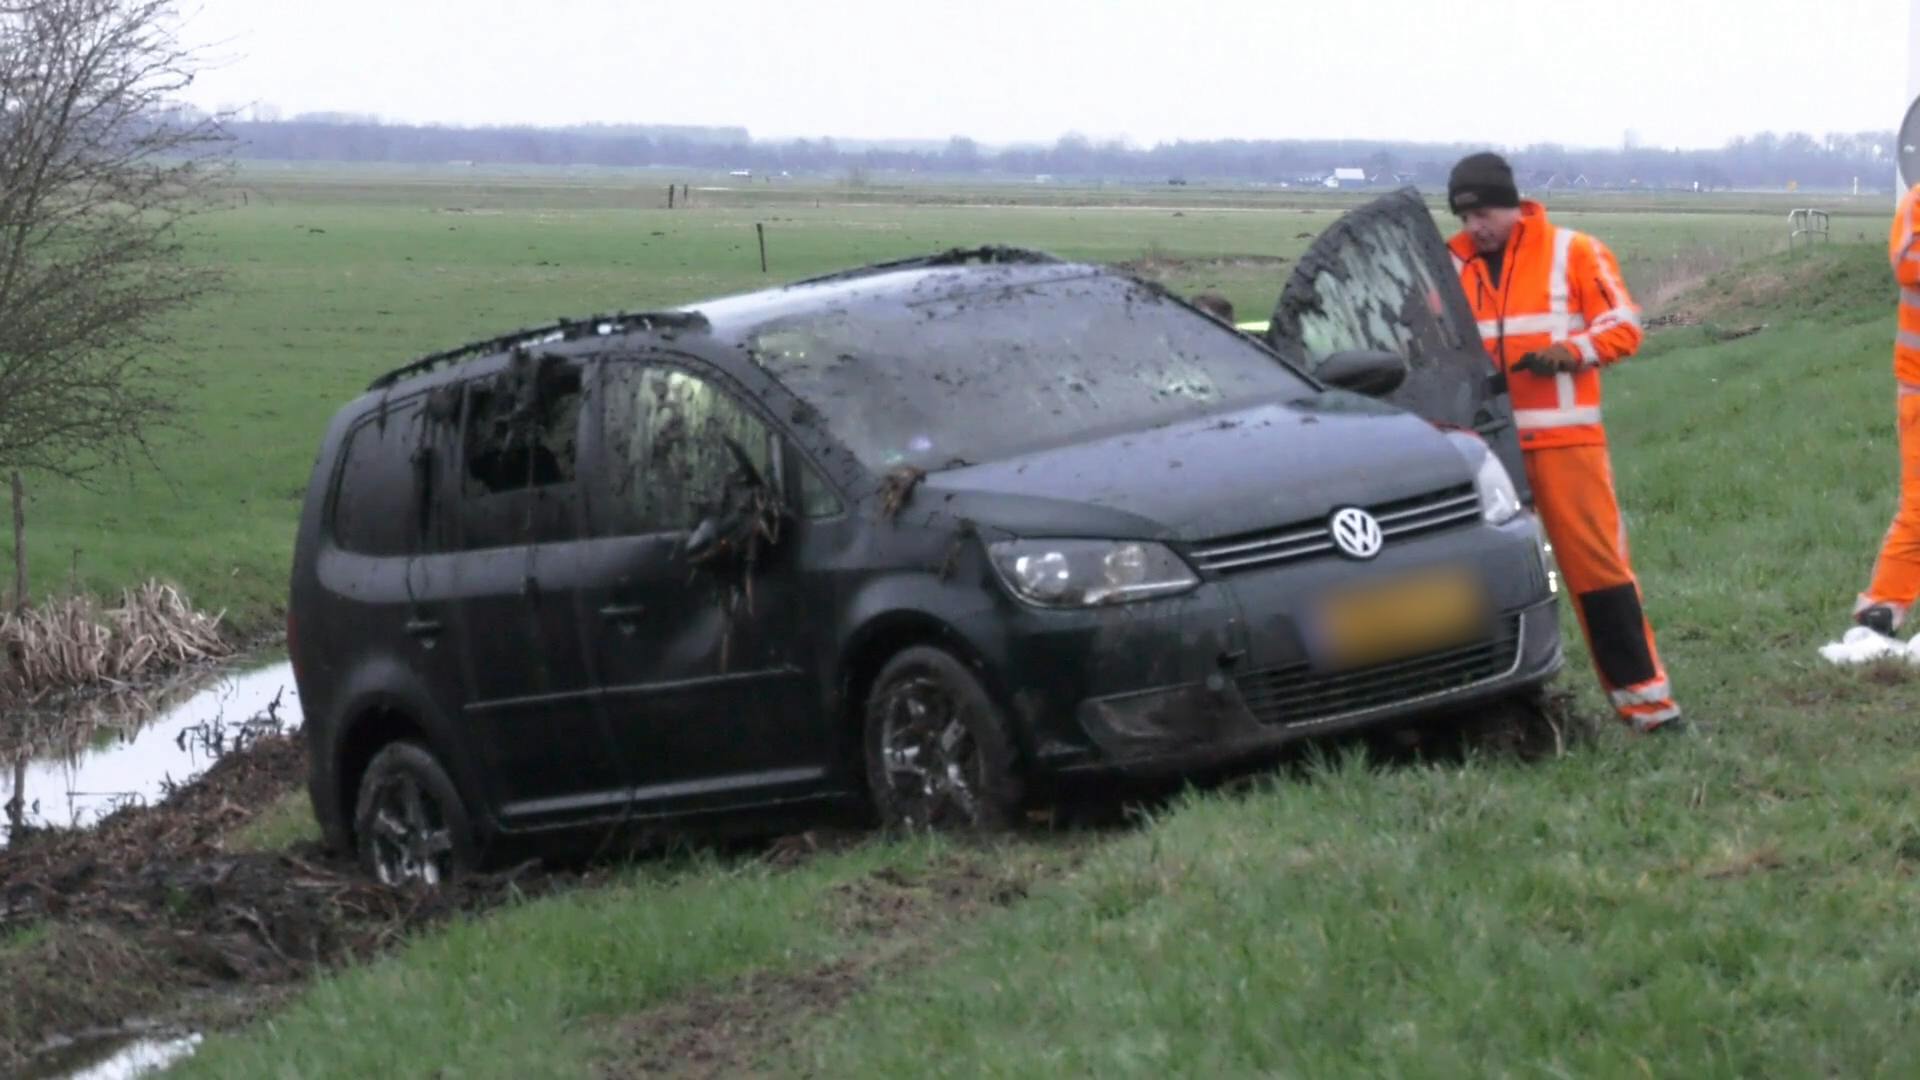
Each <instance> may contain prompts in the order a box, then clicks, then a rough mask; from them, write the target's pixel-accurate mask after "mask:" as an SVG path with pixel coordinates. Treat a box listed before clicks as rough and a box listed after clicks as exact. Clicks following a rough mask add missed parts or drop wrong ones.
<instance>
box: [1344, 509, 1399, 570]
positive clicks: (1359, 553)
mask: <svg viewBox="0 0 1920 1080" xmlns="http://www.w3.org/2000/svg"><path fill="white" fill-rule="evenodd" d="M1332 527H1333V542H1334V543H1335V544H1336V545H1338V546H1339V548H1340V553H1341V554H1343V555H1345V556H1347V557H1348V558H1350V559H1371V558H1373V557H1374V556H1375V555H1378V554H1380V548H1381V546H1382V545H1384V544H1385V543H1386V542H1387V538H1386V537H1385V536H1383V535H1381V533H1380V523H1379V522H1378V521H1376V520H1374V517H1373V515H1372V514H1369V513H1367V512H1366V511H1365V510H1362V509H1360V508H1359V507H1357V506H1349V507H1347V508H1346V509H1345V510H1340V511H1336V512H1335V513H1334V515H1333V523H1332Z"/></svg>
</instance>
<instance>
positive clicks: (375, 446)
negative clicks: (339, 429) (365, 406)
mask: <svg viewBox="0 0 1920 1080" xmlns="http://www.w3.org/2000/svg"><path fill="white" fill-rule="evenodd" d="M419 443H420V407H419V402H417V401H408V402H403V403H400V404H397V405H386V406H383V407H382V408H381V409H380V410H379V411H378V412H375V413H374V414H372V415H370V416H369V417H367V418H366V419H365V420H363V421H361V422H360V423H359V424H357V425H355V426H354V428H353V430H352V431H350V432H348V433H347V440H346V446H345V449H344V450H343V451H342V454H341V457H342V461H341V465H340V471H339V474H338V475H339V480H338V481H337V482H336V485H335V487H334V494H333V539H334V542H335V543H337V544H339V545H340V546H341V547H343V548H345V549H346V550H348V551H353V552H357V553H359V554H362V555H401V554H406V553H407V552H409V551H411V550H413V547H414V544H413V541H414V539H415V532H414V527H415V526H416V525H417V524H418V522H419V514H418V513H417V508H416V507H415V505H414V464H413V454H414V452H415V449H416V448H417V447H418V446H419Z"/></svg>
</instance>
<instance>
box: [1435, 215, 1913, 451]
mask: <svg viewBox="0 0 1920 1080" xmlns="http://www.w3.org/2000/svg"><path fill="white" fill-rule="evenodd" d="M1447 246H1448V247H1449V248H1450V249H1452V251H1453V265H1454V269H1456V270H1458V271H1459V272H1460V285H1461V288H1463V289H1464V290H1465V291H1466V294H1467V303H1468V304H1470V305H1471V306H1472V307H1473V317H1474V318H1475V319H1476V320H1478V321H1479V323H1480V340H1481V342H1482V343H1483V344H1484V345H1485V346H1486V349H1487V354H1488V355H1489V356H1490V357H1492V358H1493V362H1494V364H1495V365H1496V366H1498V367H1499V368H1500V369H1502V370H1504V371H1505V372H1506V373H1507V386H1508V387H1509V389H1510V390H1511V392H1512V394H1513V414H1514V421H1515V423H1516V425H1517V426H1518V427H1519V428H1520V445H1521V446H1522V448H1524V449H1527V450H1544V449H1548V448H1550V447H1556V446H1592V445H1604V444H1605V443H1606V441H1607V433H1606V428H1604V427H1603V426H1602V425H1601V415H1600V368H1601V367H1602V366H1604V365H1606V364H1611V363H1614V362H1615V361H1618V360H1623V359H1625V358H1626V357H1629V356H1631V355H1633V352H1634V350H1635V349H1637V348H1639V347H1640V338H1641V331H1640V309H1639V307H1638V306H1637V305H1635V304H1634V302H1633V297H1631V296H1629V295H1628V294H1627V286H1626V283H1625V280H1624V279H1623V278H1622V277H1621V276H1620V264H1619V262H1618V261H1616V260H1615V259H1614V257H1613V252H1611V251H1609V250H1607V246H1606V245H1605V244H1602V243H1601V242H1600V241H1598V240H1595V239H1594V238H1593V237H1591V236H1588V235H1586V234H1585V233H1581V232H1575V231H1574V230H1572V229H1563V228H1560V227H1559V226H1556V225H1554V224H1553V222H1551V221H1549V220H1547V211H1546V208H1545V207H1543V206H1541V205H1540V204H1539V203H1537V202H1531V201H1529V202H1525V203H1522V204H1521V207H1520V221H1519V223H1518V224H1516V225H1515V226H1514V229H1513V234H1512V235H1511V236H1509V237H1508V238H1507V252H1506V257H1505V259H1504V260H1503V261H1502V263H1501V267H1500V269H1501V277H1502V279H1503V280H1500V281H1495V280H1493V275H1492V274H1491V273H1489V270H1488V266H1487V261H1486V259H1484V258H1482V257H1481V255H1480V253H1479V252H1478V251H1477V250H1475V248H1474V246H1473V239H1472V238H1471V237H1469V236H1468V235H1467V234H1466V233H1464V232H1463V233H1460V234H1458V235H1456V236H1455V237H1454V238H1453V239H1452V240H1451V241H1449V242H1448V244H1447ZM1916 330H1920V324H1916ZM1555 342H1565V343H1566V344H1567V345H1568V346H1569V347H1570V348H1572V349H1573V351H1574V352H1575V353H1576V354H1577V355H1579V356H1580V357H1581V358H1582V359H1583V360H1585V361H1586V367H1584V368H1583V369H1581V370H1580V371H1577V372H1571V373H1562V374H1558V375H1535V374H1534V373H1533V372H1530V371H1526V370H1524V369H1518V368H1515V367H1514V364H1516V363H1518V362H1519V360H1520V358H1521V357H1523V356H1525V355H1527V354H1528V353H1531V352H1537V351H1539V350H1541V349H1544V348H1546V347H1547V346H1549V345H1551V344H1554V343H1555Z"/></svg>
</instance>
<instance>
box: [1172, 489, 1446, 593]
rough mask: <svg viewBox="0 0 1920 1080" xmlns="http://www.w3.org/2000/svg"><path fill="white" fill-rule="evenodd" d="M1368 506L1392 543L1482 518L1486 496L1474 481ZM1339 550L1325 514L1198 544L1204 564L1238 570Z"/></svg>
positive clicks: (1214, 569) (1198, 556) (1210, 568)
mask: <svg viewBox="0 0 1920 1080" xmlns="http://www.w3.org/2000/svg"><path fill="white" fill-rule="evenodd" d="M1366 510H1367V512H1368V513H1370V514H1372V515H1373V516H1374V518H1375V519H1377V520H1378V521H1379V522H1380V532H1381V534H1382V535H1384V536H1385V537H1386V539H1387V541H1388V542H1389V543H1391V542H1393V541H1395V540H1401V539H1405V538H1407V537H1410V536H1418V535H1419V534H1421V533H1429V532H1437V531H1439V530H1441V529H1451V528H1454V527H1455V526H1459V525H1470V524H1472V523H1474V522H1476V521H1479V520H1480V496H1479V494H1478V493H1476V492H1475V491H1474V489H1473V485H1472V484H1462V485H1460V486H1459V487H1451V488H1447V489H1446V490H1444V491H1434V492H1429V493H1427V494H1425V495H1416V496H1414V497H1413V498H1411V499H1400V500H1397V501H1395V502H1390V503H1381V504H1379V505H1377V506H1369V507H1367V508H1366ZM1334 550H1335V549H1334V546H1333V532H1332V530H1331V529H1329V528H1328V526H1327V520H1326V519H1325V518H1319V519H1316V520H1313V521H1296V522H1293V523H1292V524H1289V525H1282V526H1279V527H1277V528H1273V529H1262V530H1260V531H1258V532H1251V533H1242V534H1240V535H1239V536H1229V537H1223V538H1221V539H1218V540H1208V541H1206V542H1204V543H1200V544H1196V545H1194V548H1193V560H1194V562H1195V563H1196V564H1198V565H1199V567H1200V569H1202V570H1206V571H1209V572H1212V573H1215V574H1234V573H1239V572H1241V571H1244V570H1255V569H1260V568H1262V567H1269V566H1279V565H1281V564H1283V563H1290V562H1298V561H1300V560H1302V559H1312V558H1317V557H1319V556H1321V555H1330V554H1332V553H1333V551H1334Z"/></svg>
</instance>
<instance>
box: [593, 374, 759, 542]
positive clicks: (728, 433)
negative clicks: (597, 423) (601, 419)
mask: <svg viewBox="0 0 1920 1080" xmlns="http://www.w3.org/2000/svg"><path fill="white" fill-rule="evenodd" d="M605 401H606V406H605V408H606V413H605V428H604V430H605V433H606V434H605V442H606V449H607V472H608V480H609V483H610V486H611V487H612V491H611V493H610V494H611V498H610V499H608V500H607V501H606V506H607V511H606V521H605V530H606V531H608V532H611V533H613V534H631V533H645V532H671V531H676V530H681V529H691V528H693V527H694V526H695V525H697V524H699V522H700V518H701V517H702V515H704V514H705V513H706V512H707V511H708V510H710V509H713V508H714V507H715V506H717V505H718V504H719V502H720V500H721V498H722V496H723V495H724V494H725V492H726V487H727V483H728V481H729V479H730V478H732V477H733V475H734V474H735V472H736V471H737V470H738V469H739V464H740V463H739V457H736V455H735V449H736V448H737V449H738V451H739V455H740V456H743V457H744V458H745V459H746V461H747V462H748V463H750V464H751V465H752V466H753V468H754V470H755V471H756V472H758V473H759V474H760V476H761V478H762V479H764V480H766V481H767V482H768V483H770V484H777V483H778V481H779V478H778V475H777V472H776V470H775V467H774V458H775V454H774V448H775V447H776V446H777V445H778V444H777V443H776V441H775V438H776V437H775V435H774V433H773V430H772V429H771V428H769V427H768V426H767V425H766V424H764V423H762V422H761V420H760V418H759V417H757V416H755V415H754V414H753V413H751V412H749V411H748V410H747V409H746V407H745V406H743V405H741V404H740V403H739V402H738V401H736V400H735V399H734V398H733V397H732V395H730V394H728V393H727V392H726V391H724V390H722V389H721V388H720V387H718V386H716V385H715V384H714V383H712V382H710V381H708V380H706V379H703V378H700V377H699V376H696V375H690V374H688V373H687V372H684V371H680V370H678V369H675V368H669V367H662V366H653V365H647V364H641V363H634V362H618V361H615V362H609V363H608V364H607V366H606V393H605Z"/></svg>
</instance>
